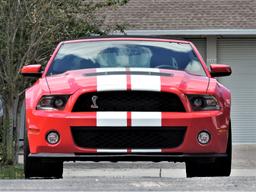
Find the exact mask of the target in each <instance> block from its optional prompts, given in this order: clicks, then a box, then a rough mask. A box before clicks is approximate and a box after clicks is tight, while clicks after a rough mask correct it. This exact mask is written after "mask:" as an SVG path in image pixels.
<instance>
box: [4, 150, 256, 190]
mask: <svg viewBox="0 0 256 192" xmlns="http://www.w3.org/2000/svg"><path fill="white" fill-rule="evenodd" d="M233 159H234V160H233V170H232V174H231V176H230V177H216V178H185V169H184V164H183V163H176V164H174V163H168V162H161V163H148V162H138V163H130V162H120V163H108V162H101V163H93V162H86V163H83V162H78V163H65V165H64V166H65V168H64V179H60V180H38V179H35V180H1V181H0V191H256V145H235V146H234V153H233Z"/></svg>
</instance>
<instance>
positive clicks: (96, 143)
mask: <svg viewBox="0 0 256 192" xmlns="http://www.w3.org/2000/svg"><path fill="white" fill-rule="evenodd" d="M71 131H72V135H73V139H74V141H75V143H76V145H77V146H79V147H83V148H101V149H104V148H105V149H126V148H133V149H136V148H137V149H159V148H173V147H177V146H179V145H180V144H181V143H182V142H183V138H184V135H185V132H186V127H129V128H127V127H101V128H100V127H93V128H92V127H71Z"/></svg>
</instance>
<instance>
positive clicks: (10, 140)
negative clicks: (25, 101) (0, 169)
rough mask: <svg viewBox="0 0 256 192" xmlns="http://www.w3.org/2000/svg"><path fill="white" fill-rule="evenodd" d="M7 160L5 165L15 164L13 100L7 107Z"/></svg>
mask: <svg viewBox="0 0 256 192" xmlns="http://www.w3.org/2000/svg"><path fill="white" fill-rule="evenodd" d="M6 113H7V115H6V120H5V121H6V122H7V123H6V127H5V128H4V129H5V132H6V158H5V164H8V165H11V164H13V163H14V161H13V160H14V137H13V131H14V130H13V127H14V123H13V120H14V114H13V100H12V99H11V98H10V101H8V103H7V107H6Z"/></svg>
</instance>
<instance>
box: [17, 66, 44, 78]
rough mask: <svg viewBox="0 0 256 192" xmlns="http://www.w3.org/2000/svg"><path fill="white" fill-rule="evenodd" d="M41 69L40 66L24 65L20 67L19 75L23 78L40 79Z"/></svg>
mask: <svg viewBox="0 0 256 192" xmlns="http://www.w3.org/2000/svg"><path fill="white" fill-rule="evenodd" d="M41 68H42V65H39V64H33V65H26V66H23V67H22V69H21V71H20V73H21V74H22V75H23V76H28V77H41V76H42V72H41Z"/></svg>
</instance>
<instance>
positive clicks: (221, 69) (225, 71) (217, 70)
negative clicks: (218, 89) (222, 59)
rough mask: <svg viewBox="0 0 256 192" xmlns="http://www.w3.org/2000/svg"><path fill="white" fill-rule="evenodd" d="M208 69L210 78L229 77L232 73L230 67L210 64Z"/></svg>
mask: <svg viewBox="0 0 256 192" xmlns="http://www.w3.org/2000/svg"><path fill="white" fill-rule="evenodd" d="M210 69H211V76H212V77H223V76H229V75H231V73H232V70H231V67H230V66H229V65H224V64H211V65H210Z"/></svg>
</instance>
